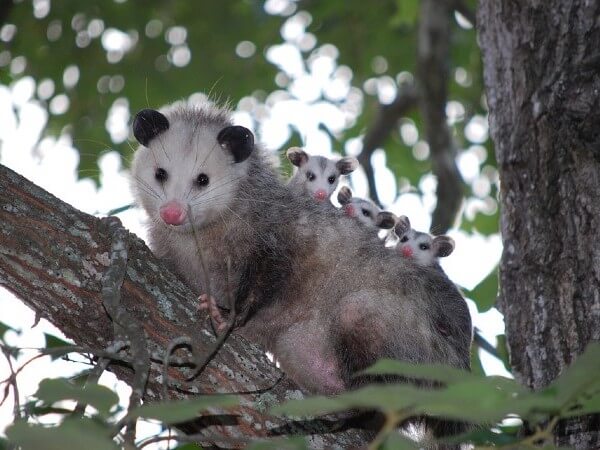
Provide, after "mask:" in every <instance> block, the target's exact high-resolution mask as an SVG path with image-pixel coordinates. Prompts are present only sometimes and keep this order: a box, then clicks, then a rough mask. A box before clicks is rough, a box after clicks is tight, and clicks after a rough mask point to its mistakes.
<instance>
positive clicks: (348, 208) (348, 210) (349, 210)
mask: <svg viewBox="0 0 600 450" xmlns="http://www.w3.org/2000/svg"><path fill="white" fill-rule="evenodd" d="M344 212H345V213H346V215H347V216H350V217H356V208H355V207H354V205H346V206H344Z"/></svg>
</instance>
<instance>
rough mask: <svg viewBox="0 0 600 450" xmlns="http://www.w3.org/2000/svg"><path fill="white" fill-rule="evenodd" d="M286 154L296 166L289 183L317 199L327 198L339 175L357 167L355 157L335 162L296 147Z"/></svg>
mask: <svg viewBox="0 0 600 450" xmlns="http://www.w3.org/2000/svg"><path fill="white" fill-rule="evenodd" d="M287 155H288V158H289V159H290V161H291V162H292V164H294V165H295V166H296V167H297V170H296V173H295V174H294V176H293V177H292V180H291V181H290V183H291V184H293V185H295V186H298V187H301V188H302V190H303V191H304V192H306V193H307V194H308V195H310V196H311V197H313V198H314V199H315V200H317V201H325V200H328V199H329V198H330V197H331V194H333V191H335V189H336V188H337V186H338V184H339V182H340V177H341V176H342V175H347V174H349V173H351V172H352V171H353V170H355V169H356V167H358V161H357V160H356V158H352V157H345V158H342V159H340V160H339V161H337V162H335V161H333V160H331V159H329V158H325V157H324V156H309V155H308V154H307V153H306V152H304V150H302V149H300V148H298V147H293V148H290V149H289V150H288V152H287Z"/></svg>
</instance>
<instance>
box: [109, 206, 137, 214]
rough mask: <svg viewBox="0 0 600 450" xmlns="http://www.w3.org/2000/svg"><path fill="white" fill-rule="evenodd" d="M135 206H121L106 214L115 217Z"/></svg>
mask: <svg viewBox="0 0 600 450" xmlns="http://www.w3.org/2000/svg"><path fill="white" fill-rule="evenodd" d="M134 207H135V205H134V204H133V203H132V204H130V205H124V206H121V207H119V208H115V209H111V210H110V211H109V212H107V213H106V215H107V216H114V215H116V214H119V213H122V212H124V211H127V210H128V209H131V208H134Z"/></svg>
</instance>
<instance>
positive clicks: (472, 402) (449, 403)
mask: <svg viewBox="0 0 600 450" xmlns="http://www.w3.org/2000/svg"><path fill="white" fill-rule="evenodd" d="M526 394H528V391H527V390H525V389H524V388H523V387H521V386H519V384H518V383H517V382H516V381H514V380H511V379H508V378H504V377H486V378H479V379H471V380H468V381H465V382H464V383H455V384H452V385H449V386H448V388H446V389H439V390H435V391H431V392H430V393H429V396H428V398H427V400H426V401H424V402H421V403H419V405H418V407H417V408H416V409H417V411H419V412H422V413H423V414H429V415H433V416H440V417H444V418H447V419H457V420H466V421H469V422H472V423H482V424H485V423H490V422H491V423H494V422H499V421H500V420H502V419H503V418H504V417H505V416H506V415H508V414H509V413H514V412H515V411H514V409H515V402H516V400H517V399H519V398H520V396H523V395H526ZM465 405H468V408H467V407H465Z"/></svg>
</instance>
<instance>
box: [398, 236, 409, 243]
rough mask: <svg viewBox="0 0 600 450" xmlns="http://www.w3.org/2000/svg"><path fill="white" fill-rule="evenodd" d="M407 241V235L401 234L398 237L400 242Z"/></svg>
mask: <svg viewBox="0 0 600 450" xmlns="http://www.w3.org/2000/svg"><path fill="white" fill-rule="evenodd" d="M407 241H408V236H402V237H401V238H400V242H407Z"/></svg>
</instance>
